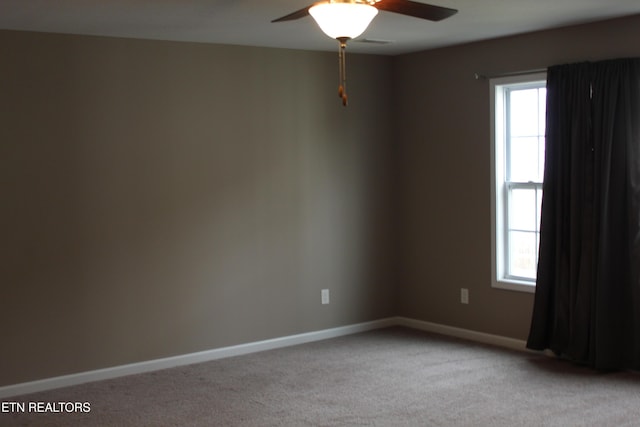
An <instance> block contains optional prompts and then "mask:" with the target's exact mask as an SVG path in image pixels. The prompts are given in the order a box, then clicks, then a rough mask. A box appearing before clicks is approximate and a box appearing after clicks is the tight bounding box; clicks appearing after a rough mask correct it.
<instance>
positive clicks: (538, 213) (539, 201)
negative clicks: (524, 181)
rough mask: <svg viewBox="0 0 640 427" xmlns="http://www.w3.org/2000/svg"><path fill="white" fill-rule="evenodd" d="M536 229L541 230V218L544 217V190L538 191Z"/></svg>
mask: <svg viewBox="0 0 640 427" xmlns="http://www.w3.org/2000/svg"><path fill="white" fill-rule="evenodd" d="M536 214H537V215H538V217H537V218H536V231H538V232H539V231H540V219H541V218H542V190H537V191H536Z"/></svg>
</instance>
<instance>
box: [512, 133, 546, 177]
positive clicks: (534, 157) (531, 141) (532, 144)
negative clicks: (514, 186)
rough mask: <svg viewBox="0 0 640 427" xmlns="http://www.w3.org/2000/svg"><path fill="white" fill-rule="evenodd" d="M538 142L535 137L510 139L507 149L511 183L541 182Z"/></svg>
mask: <svg viewBox="0 0 640 427" xmlns="http://www.w3.org/2000/svg"><path fill="white" fill-rule="evenodd" d="M539 144H540V141H539V138H538V137H537V136H535V137H518V138H512V139H511V147H510V149H509V161H510V165H509V177H508V180H509V181H512V182H529V181H531V182H541V178H540V177H539V175H540V170H541V169H540V161H539V156H540V146H539Z"/></svg>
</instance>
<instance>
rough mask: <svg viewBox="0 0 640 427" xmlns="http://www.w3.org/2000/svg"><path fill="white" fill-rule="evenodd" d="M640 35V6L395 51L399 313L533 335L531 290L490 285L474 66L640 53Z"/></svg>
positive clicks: (484, 158)
mask: <svg viewBox="0 0 640 427" xmlns="http://www.w3.org/2000/svg"><path fill="white" fill-rule="evenodd" d="M638 40H640V15H636V16H635V17H631V18H626V19H619V20H613V21H609V22H602V23H595V24H590V25H583V26H577V27H571V28H566V29H560V30H553V31H544V32H539V33H532V34H527V35H522V36H517V37H509V38H504V39H497V40H491V41H486V42H481V43H474V44H468V45H463V46H457V47H452V48H446V49H439V50H433V51H428V52H422V53H416V54H411V55H405V56H401V57H398V58H396V61H395V64H394V71H395V75H394V77H395V79H394V81H395V82H397V86H396V88H397V93H398V97H399V98H398V102H397V104H396V105H397V107H398V108H397V109H396V112H397V115H396V117H395V126H397V128H398V129H399V135H400V139H399V140H398V141H397V143H398V145H399V151H398V152H399V158H400V163H399V165H400V168H399V171H401V174H400V175H399V183H398V187H397V189H398V191H399V195H398V198H399V200H400V203H399V206H400V214H399V217H400V218H401V221H399V222H398V225H399V227H398V228H397V230H398V231H399V232H400V236H401V237H400V239H401V242H402V243H401V245H400V246H399V247H400V248H402V251H401V253H400V256H399V257H398V260H399V261H400V263H401V264H400V266H399V271H400V277H399V279H398V283H399V284H400V286H399V289H400V294H401V295H400V306H399V313H400V314H402V315H403V316H407V317H411V318H416V319H421V320H426V321H431V322H437V323H442V324H446V325H451V326H456V327H462V328H467V329H471V330H476V331H481V332H486V333H491V334H498V335H502V336H507V337H513V338H518V339H526V337H527V334H528V332H529V321H530V316H531V310H532V308H533V294H527V293H521V292H513V291H505V290H498V289H493V288H491V254H490V252H491V227H490V224H491V223H490V221H491V218H490V213H491V206H490V195H491V193H490V191H491V185H490V163H489V161H490V146H489V143H490V140H489V134H490V127H489V126H490V119H489V83H488V81H486V80H475V79H474V73H476V72H479V73H488V74H494V73H505V72H510V71H520V70H531V69H537V68H544V67H547V66H549V65H553V64H560V63H569V62H578V61H587V60H598V59H607V58H616V57H626V56H640V44H639V43H638V42H637V41H638ZM460 288H468V289H469V298H470V304H469V305H462V304H460V302H459V301H460Z"/></svg>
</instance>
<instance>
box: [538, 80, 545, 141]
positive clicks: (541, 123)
mask: <svg viewBox="0 0 640 427" xmlns="http://www.w3.org/2000/svg"><path fill="white" fill-rule="evenodd" d="M546 119H547V88H546V87H543V88H540V89H538V135H542V136H543V137H544V135H545V133H546V126H547V124H546ZM543 145H544V144H543Z"/></svg>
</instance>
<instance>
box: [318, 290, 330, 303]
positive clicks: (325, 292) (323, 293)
mask: <svg viewBox="0 0 640 427" xmlns="http://www.w3.org/2000/svg"><path fill="white" fill-rule="evenodd" d="M320 296H321V297H322V304H329V289H323V290H322V291H320Z"/></svg>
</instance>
